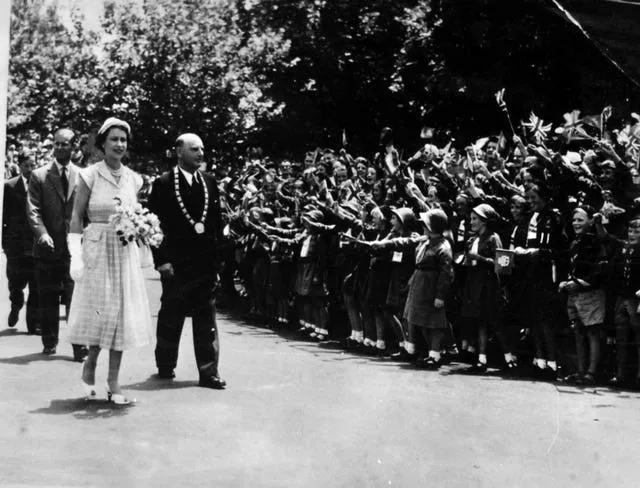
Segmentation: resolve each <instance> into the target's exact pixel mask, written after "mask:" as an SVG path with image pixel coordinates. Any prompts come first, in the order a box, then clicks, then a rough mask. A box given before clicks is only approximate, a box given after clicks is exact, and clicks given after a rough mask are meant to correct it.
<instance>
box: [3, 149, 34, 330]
mask: <svg viewBox="0 0 640 488" xmlns="http://www.w3.org/2000/svg"><path fill="white" fill-rule="evenodd" d="M17 161H18V164H19V167H20V175H18V176H15V177H13V178H11V179H9V180H7V181H6V182H5V184H4V197H3V204H2V249H3V251H4V253H5V255H6V257H7V281H8V284H9V299H10V301H11V311H10V312H9V318H8V326H9V327H15V326H16V324H17V323H18V314H19V313H20V309H21V308H22V306H23V305H24V289H25V288H26V287H27V285H28V286H29V298H28V300H27V316H26V321H27V332H28V333H29V334H37V333H39V332H40V326H39V324H38V322H39V318H38V301H37V296H38V294H37V286H36V281H35V269H34V260H33V233H32V232H31V229H30V228H29V222H28V220H27V190H28V187H29V177H30V176H31V172H32V171H33V170H34V169H35V167H36V158H35V155H34V153H33V152H31V151H28V150H22V151H20V153H19V154H18V155H17Z"/></svg>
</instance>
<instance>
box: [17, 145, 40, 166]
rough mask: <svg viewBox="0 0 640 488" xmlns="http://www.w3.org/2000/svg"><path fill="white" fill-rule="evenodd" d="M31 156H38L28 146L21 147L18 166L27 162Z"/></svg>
mask: <svg viewBox="0 0 640 488" xmlns="http://www.w3.org/2000/svg"><path fill="white" fill-rule="evenodd" d="M31 157H33V158H34V159H35V158H36V153H35V152H34V151H32V150H31V149H29V148H26V147H24V148H22V149H20V150H19V151H18V156H17V160H18V166H21V165H23V164H24V163H26V162H27V161H28V160H29V158H31Z"/></svg>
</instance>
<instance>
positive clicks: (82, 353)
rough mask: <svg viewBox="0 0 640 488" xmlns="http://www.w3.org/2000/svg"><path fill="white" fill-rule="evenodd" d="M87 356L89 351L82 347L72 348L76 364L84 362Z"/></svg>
mask: <svg viewBox="0 0 640 488" xmlns="http://www.w3.org/2000/svg"><path fill="white" fill-rule="evenodd" d="M88 355H89V349H87V348H86V347H84V346H80V347H77V346H74V347H73V360H74V361H75V362H76V363H81V362H82V361H84V360H85V359H86V357H87V356H88Z"/></svg>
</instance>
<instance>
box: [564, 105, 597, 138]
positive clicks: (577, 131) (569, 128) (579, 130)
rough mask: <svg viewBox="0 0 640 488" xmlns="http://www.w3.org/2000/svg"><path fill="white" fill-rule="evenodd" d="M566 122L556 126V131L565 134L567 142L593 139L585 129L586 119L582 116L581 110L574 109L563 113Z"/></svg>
mask: <svg viewBox="0 0 640 488" xmlns="http://www.w3.org/2000/svg"><path fill="white" fill-rule="evenodd" d="M563 118H564V124H563V125H562V126H560V127H556V130H555V133H556V134H560V135H562V136H564V137H565V138H566V140H567V142H571V141H585V140H593V137H591V136H589V134H587V132H586V131H585V130H584V127H583V125H584V120H583V119H581V118H580V110H573V111H571V112H567V113H566V114H564V115H563Z"/></svg>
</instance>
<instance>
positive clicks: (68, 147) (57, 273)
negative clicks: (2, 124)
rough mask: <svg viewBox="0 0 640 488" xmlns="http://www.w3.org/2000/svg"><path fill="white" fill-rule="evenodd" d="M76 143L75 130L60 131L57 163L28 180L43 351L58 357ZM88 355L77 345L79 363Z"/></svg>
mask: <svg viewBox="0 0 640 488" xmlns="http://www.w3.org/2000/svg"><path fill="white" fill-rule="evenodd" d="M74 142H75V134H74V132H73V131H72V130H71V129H59V130H57V131H56V133H55V134H54V136H53V156H54V158H55V161H54V162H53V163H52V164H50V165H47V166H45V167H42V168H38V169H36V170H35V171H34V172H33V173H32V174H31V179H30V181H29V197H28V200H27V209H28V212H27V214H28V218H29V225H30V226H31V230H32V231H33V234H34V240H35V246H34V256H35V264H36V284H37V286H38V299H39V301H40V326H41V328H42V344H43V346H44V349H43V351H42V352H43V354H46V355H52V354H55V353H56V346H57V345H58V334H59V329H60V295H61V292H62V297H63V301H64V303H65V305H66V308H67V314H68V310H69V305H70V303H71V295H72V293H73V280H72V279H71V276H69V265H70V259H71V258H70V256H69V248H68V247H67V234H68V233H69V222H70V220H71V213H72V210H73V201H74V198H75V194H76V178H77V175H78V168H77V167H76V166H74V165H73V164H71V152H72V150H73V146H74ZM86 354H87V350H86V348H85V347H83V346H80V345H76V344H74V345H73V357H74V360H76V361H82V360H83V359H84V358H85V357H86Z"/></svg>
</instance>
